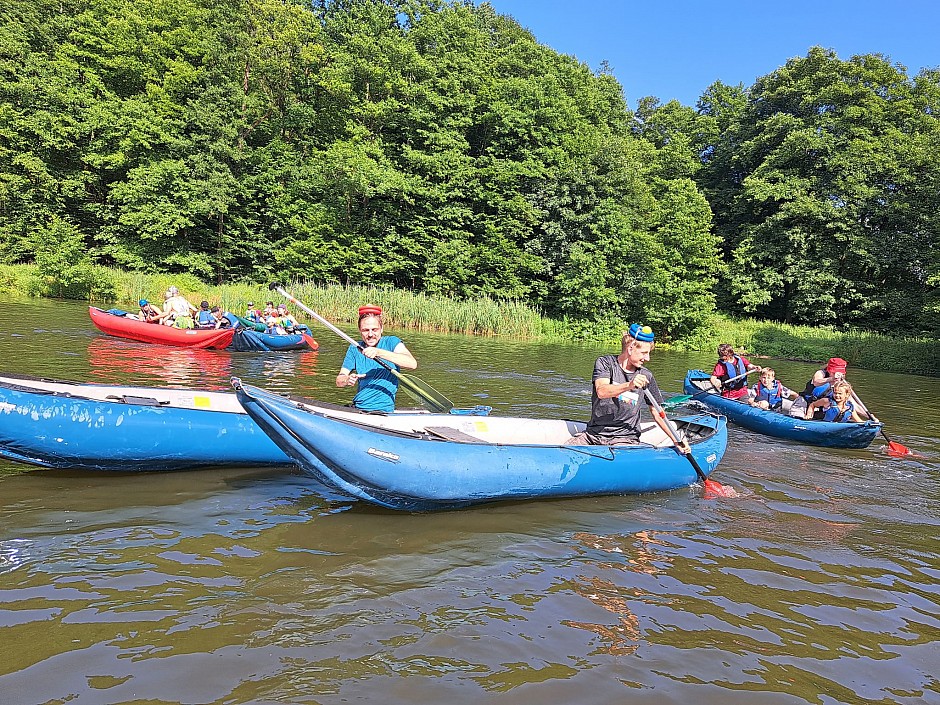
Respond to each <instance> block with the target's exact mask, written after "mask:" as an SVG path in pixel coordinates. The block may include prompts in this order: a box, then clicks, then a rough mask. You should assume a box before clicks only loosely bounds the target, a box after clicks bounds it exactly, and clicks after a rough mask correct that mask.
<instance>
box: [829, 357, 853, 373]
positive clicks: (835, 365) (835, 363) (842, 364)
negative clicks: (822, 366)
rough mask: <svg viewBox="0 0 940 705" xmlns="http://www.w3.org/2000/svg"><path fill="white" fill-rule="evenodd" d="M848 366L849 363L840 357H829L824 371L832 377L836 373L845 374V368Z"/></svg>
mask: <svg viewBox="0 0 940 705" xmlns="http://www.w3.org/2000/svg"><path fill="white" fill-rule="evenodd" d="M848 364H849V363H847V362H846V361H845V360H843V359H842V358H841V357H830V358H829V362H827V363H826V371H827V372H828V373H829V374H832V375H834V374H835V373H836V372H841V373H842V374H845V368H846V365H848Z"/></svg>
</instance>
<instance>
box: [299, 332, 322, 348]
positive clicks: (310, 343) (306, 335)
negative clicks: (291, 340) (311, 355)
mask: <svg viewBox="0 0 940 705" xmlns="http://www.w3.org/2000/svg"><path fill="white" fill-rule="evenodd" d="M301 335H302V336H303V339H304V341H305V342H306V343H307V345H308V346H309V347H310V349H311V350H319V349H320V344H319V343H318V342H317V341H316V340H314V339H313V336H312V335H310V334H309V333H301Z"/></svg>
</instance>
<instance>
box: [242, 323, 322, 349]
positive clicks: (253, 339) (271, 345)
mask: <svg viewBox="0 0 940 705" xmlns="http://www.w3.org/2000/svg"><path fill="white" fill-rule="evenodd" d="M319 347H320V345H319V344H318V343H317V341H316V340H314V339H313V337H312V336H311V335H310V334H309V333H288V334H287V335H274V334H272V333H261V332H259V331H254V330H247V329H246V330H237V331H235V335H234V337H233V338H232V343H231V345H230V346H229V350H235V351H236V352H249V351H251V352H270V351H280V350H317V349H319Z"/></svg>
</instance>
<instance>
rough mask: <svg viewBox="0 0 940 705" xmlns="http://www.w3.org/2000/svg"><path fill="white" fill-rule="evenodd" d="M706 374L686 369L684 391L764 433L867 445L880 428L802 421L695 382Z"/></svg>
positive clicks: (822, 442)
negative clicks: (707, 389) (744, 401)
mask: <svg viewBox="0 0 940 705" xmlns="http://www.w3.org/2000/svg"><path fill="white" fill-rule="evenodd" d="M708 378H709V375H708V373H706V372H703V371H702V370H689V372H688V373H687V374H686V376H685V382H684V383H683V388H684V389H685V392H686V394H691V395H692V397H693V399H694V400H695V401H699V402H701V403H703V404H705V405H707V406H709V407H711V408H713V409H715V410H716V411H718V412H719V413H721V414H724V415H725V416H727V417H728V420H729V421H731V422H732V423H735V424H737V425H738V426H743V427H744V428H746V429H748V430H751V431H756V432H757V433H763V434H764V435H767V436H773V437H774V438H785V439H787V440H791V441H797V442H799V443H805V444H807V445H813V446H821V447H824V448H867V447H868V446H869V445H871V443H872V441H873V440H874V439H875V436H877V435H878V432H879V430H880V429H881V424H880V423H874V422H872V421H868V422H866V423H863V424H856V423H829V422H827V421H804V420H803V419H798V418H794V417H792V416H787V415H786V414H781V413H778V412H775V411H768V410H766V409H759V408H757V407H754V406H750V405H748V404H742V403H741V402H738V401H734V400H733V399H726V398H724V397H722V396H721V395H719V394H717V393H716V392H707V391H703V390H702V388H701V387H699V386H696V382H698V383H700V384H701V383H704V381H705V380H707V379H708Z"/></svg>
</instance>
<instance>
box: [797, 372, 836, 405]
mask: <svg viewBox="0 0 940 705" xmlns="http://www.w3.org/2000/svg"><path fill="white" fill-rule="evenodd" d="M819 371H820V372H823V373H826V370H819ZM815 376H816V375H813V377H815ZM813 377H810V379H809V382H807V383H806V388H805V389H804V390H803V391H802V392H800V396H801V397H803V398H804V399H805V400H806V403H807V404H812V403H813V402H814V401H817V400H819V399H822V398H823V397H827V396H829V393H830V392H831V391H832V384H831V383H830V382H823V383H822V384H820V385H819V386H818V387H817V386H813Z"/></svg>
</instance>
